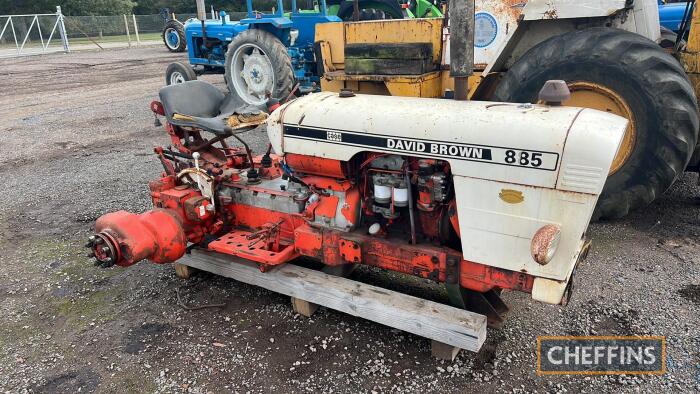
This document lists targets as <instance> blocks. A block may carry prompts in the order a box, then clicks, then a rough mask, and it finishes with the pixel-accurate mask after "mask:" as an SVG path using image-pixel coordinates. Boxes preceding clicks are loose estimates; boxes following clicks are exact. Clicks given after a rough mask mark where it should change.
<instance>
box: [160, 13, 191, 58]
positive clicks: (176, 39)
mask: <svg viewBox="0 0 700 394" xmlns="http://www.w3.org/2000/svg"><path fill="white" fill-rule="evenodd" d="M161 37H162V38H163V43H165V47H166V48H168V50H169V51H170V52H185V50H186V49H187V37H186V36H185V26H184V25H183V24H182V22H180V21H176V20H169V21H168V22H167V23H166V24H165V28H164V29H163V33H161Z"/></svg>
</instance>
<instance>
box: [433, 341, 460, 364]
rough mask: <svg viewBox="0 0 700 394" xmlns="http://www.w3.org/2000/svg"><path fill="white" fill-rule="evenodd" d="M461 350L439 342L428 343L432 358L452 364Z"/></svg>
mask: <svg viewBox="0 0 700 394" xmlns="http://www.w3.org/2000/svg"><path fill="white" fill-rule="evenodd" d="M460 350H462V349H460V348H458V347H455V346H451V345H448V344H445V343H442V342H440V341H436V340H434V339H433V340H432V341H430V353H431V354H432V355H433V357H435V358H437V359H440V360H445V361H449V362H452V361H454V360H455V358H457V354H459V351H460Z"/></svg>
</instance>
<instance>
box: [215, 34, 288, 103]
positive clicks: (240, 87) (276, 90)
mask: <svg viewBox="0 0 700 394" xmlns="http://www.w3.org/2000/svg"><path fill="white" fill-rule="evenodd" d="M225 76H226V84H227V85H228V89H229V91H230V92H231V94H235V95H236V96H238V97H240V98H241V99H242V100H243V101H244V102H246V103H247V104H252V105H263V104H265V103H266V102H267V99H268V96H270V97H273V98H278V99H285V98H286V97H287V96H288V95H289V94H290V93H291V91H292V88H293V87H294V72H293V71H292V60H291V59H290V57H289V53H288V52H287V48H286V47H285V46H284V44H282V42H281V41H280V40H279V39H277V37H275V36H274V35H272V34H271V33H269V32H266V31H264V30H261V29H248V30H246V31H244V32H242V33H241V34H239V35H237V36H236V38H234V39H233V41H231V43H230V44H229V45H228V51H227V52H226V74H225Z"/></svg>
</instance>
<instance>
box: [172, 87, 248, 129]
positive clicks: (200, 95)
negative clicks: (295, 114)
mask: <svg viewBox="0 0 700 394" xmlns="http://www.w3.org/2000/svg"><path fill="white" fill-rule="evenodd" d="M159 95H160V102H161V103H162V104H163V109H164V110H165V117H166V118H167V119H168V122H169V123H170V124H173V125H176V126H184V127H194V128H199V129H203V130H206V131H209V132H211V133H213V134H216V135H225V134H227V132H226V130H225V128H226V127H228V126H229V124H228V118H230V117H231V116H233V115H234V114H245V115H257V114H260V113H261V112H262V111H261V110H260V108H258V107H254V106H250V105H247V104H245V103H243V102H242V101H241V100H240V99H238V98H237V97H233V96H231V95H230V94H226V95H225V94H223V93H222V92H221V91H220V90H219V89H217V88H216V87H215V86H214V85H212V84H210V83H208V82H204V81H188V82H185V83H180V84H175V85H170V86H166V87H164V88H163V89H161V90H160V93H159Z"/></svg>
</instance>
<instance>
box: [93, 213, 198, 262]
mask: <svg viewBox="0 0 700 394" xmlns="http://www.w3.org/2000/svg"><path fill="white" fill-rule="evenodd" d="M95 230H96V231H97V233H98V235H97V237H99V239H101V240H102V242H99V241H98V244H97V245H96V246H97V247H96V250H95V255H96V256H99V258H100V259H101V260H105V259H107V258H113V259H114V261H115V262H116V264H117V265H120V266H122V267H128V266H130V265H133V264H135V263H137V262H139V261H141V260H150V261H152V262H154V263H158V264H164V263H172V262H174V261H176V260H177V259H179V258H181V257H182V256H183V255H184V254H185V250H186V249H187V236H186V235H185V231H184V229H183V226H182V220H181V219H180V218H179V217H178V216H177V214H175V213H174V211H172V210H170V209H154V210H152V211H148V212H146V213H142V214H140V215H136V214H133V213H129V212H125V211H118V212H113V213H108V214H106V215H104V216H102V217H100V218H99V219H98V220H97V223H96V224H95Z"/></svg>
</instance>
